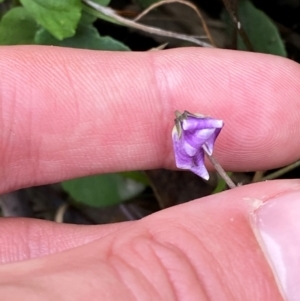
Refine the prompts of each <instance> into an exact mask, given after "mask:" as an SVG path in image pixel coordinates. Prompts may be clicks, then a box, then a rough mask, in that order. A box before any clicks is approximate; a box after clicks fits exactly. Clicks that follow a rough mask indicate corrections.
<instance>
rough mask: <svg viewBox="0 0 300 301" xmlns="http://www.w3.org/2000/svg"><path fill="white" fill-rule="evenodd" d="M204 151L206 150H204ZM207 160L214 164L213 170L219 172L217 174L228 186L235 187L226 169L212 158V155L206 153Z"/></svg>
mask: <svg viewBox="0 0 300 301" xmlns="http://www.w3.org/2000/svg"><path fill="white" fill-rule="evenodd" d="M205 153H206V152H205ZM206 155H207V157H208V159H209V161H210V162H211V164H212V165H213V166H214V168H215V170H216V171H217V172H218V173H219V175H220V176H221V177H222V178H223V179H224V181H225V182H226V184H227V185H228V187H229V188H231V189H232V188H236V187H237V186H236V185H235V184H234V183H233V181H232V180H231V179H230V177H229V176H228V175H227V173H226V171H225V170H224V169H223V168H222V166H221V165H220V163H219V162H218V161H217V160H216V159H215V158H214V156H213V155H209V154H208V153H206Z"/></svg>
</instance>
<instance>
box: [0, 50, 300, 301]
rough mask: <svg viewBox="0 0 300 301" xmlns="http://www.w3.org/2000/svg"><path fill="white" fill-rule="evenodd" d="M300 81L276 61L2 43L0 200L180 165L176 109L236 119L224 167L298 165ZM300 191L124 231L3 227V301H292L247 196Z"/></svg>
mask: <svg viewBox="0 0 300 301" xmlns="http://www.w3.org/2000/svg"><path fill="white" fill-rule="evenodd" d="M299 82H300V68H299V66H298V65H297V64H296V63H293V62H292V61H289V60H287V59H283V58H279V57H274V56H269V55H263V54H254V53H246V52H234V51H225V50H212V49H199V48H197V49H195V48H187V49H178V50H170V51H157V52H147V53H116V52H114V53H112V52H97V51H88V50H75V49H63V48H55V47H35V46H32V47H2V48H0V113H1V115H0V127H1V139H0V153H1V156H0V166H1V170H0V174H1V182H0V192H1V193H5V192H8V191H11V190H15V189H19V188H22V187H28V186H32V185H41V184H46V183H53V182H58V181H61V180H64V179H69V178H72V177H77V176H83V175H89V174H95V173H103V172H115V171H121V170H136V169H149V168H158V167H164V168H174V158H173V153H172V142H171V138H170V136H171V130H172V127H173V120H174V111H175V110H179V111H184V110H188V111H190V112H194V113H201V114H206V115H210V116H213V117H216V118H220V119H223V120H224V121H225V127H224V130H223V131H222V134H221V135H220V137H219V138H218V142H217V145H216V149H215V156H216V158H218V160H219V161H220V163H221V164H222V166H223V167H224V168H225V169H229V170H236V171H248V170H257V169H260V170H264V169H270V168H275V167H279V166H282V165H285V164H289V163H291V162H293V161H295V160H297V159H299V151H298V146H299V144H300V126H299V123H300V121H299V120H300V119H299V117H300V116H299V115H300V102H299V92H300V85H299ZM107 158H109V160H107ZM298 189H300V183H299V181H296V180H294V181H292V180H288V181H277V182H265V183H258V184H252V185H247V186H243V187H239V188H236V189H234V190H231V191H226V192H224V193H220V194H218V195H213V196H209V197H206V198H203V199H201V200H195V201H192V202H189V203H186V204H183V205H180V206H176V207H173V208H170V209H167V210H163V211H161V212H159V213H156V214H153V215H151V216H149V217H146V218H144V219H142V220H140V221H135V222H127V223H120V224H114V225H104V226H77V225H66V224H55V223H51V222H45V221H39V220H31V219H0V228H1V231H0V261H1V262H2V265H0V287H1V289H0V299H1V300H11V297H12V296H14V299H15V300H33V301H34V300H99V298H101V300H184V301H185V300H203V301H204V300H205V301H206V300H210V301H211V300H218V301H219V300H225V301H226V300H230V301H234V300H245V301H247V300H249V301H250V300H251V301H252V300H272V301H279V300H282V297H281V295H280V293H279V290H278V288H277V285H276V281H275V279H274V276H273V273H272V271H271V269H270V267H269V265H268V263H267V259H266V256H265V254H264V253H263V251H262V250H261V248H260V246H259V244H258V242H257V240H256V238H255V236H254V233H253V229H252V228H253V227H255V225H253V224H251V222H250V216H251V210H252V209H251V208H252V207H251V204H250V205H249V202H246V201H245V199H260V200H263V201H268V200H270V199H271V198H272V197H274V196H276V195H279V194H282V193H284V192H288V191H293V190H298Z"/></svg>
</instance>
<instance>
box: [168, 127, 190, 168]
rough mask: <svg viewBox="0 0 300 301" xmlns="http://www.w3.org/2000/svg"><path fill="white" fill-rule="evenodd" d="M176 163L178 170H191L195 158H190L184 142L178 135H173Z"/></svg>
mask: <svg viewBox="0 0 300 301" xmlns="http://www.w3.org/2000/svg"><path fill="white" fill-rule="evenodd" d="M172 138H173V148H174V154H175V162H176V166H177V167H178V168H182V169H190V167H191V165H192V164H193V156H189V155H188V154H187V152H186V149H185V148H184V145H183V143H182V140H181V139H179V138H178V135H177V134H176V133H174V131H173V133H172Z"/></svg>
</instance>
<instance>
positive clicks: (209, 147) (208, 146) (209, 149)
mask: <svg viewBox="0 0 300 301" xmlns="http://www.w3.org/2000/svg"><path fill="white" fill-rule="evenodd" d="M220 132H221V129H215V131H214V133H213V134H212V135H211V136H210V137H209V138H208V139H207V141H206V142H205V143H204V144H203V148H204V150H205V152H206V153H207V154H208V155H210V156H211V155H212V153H213V149H214V145H215V141H216V139H217V137H218V136H219V134H220Z"/></svg>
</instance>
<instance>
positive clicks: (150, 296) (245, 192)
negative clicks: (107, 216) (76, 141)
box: [0, 181, 300, 301]
mask: <svg viewBox="0 0 300 301" xmlns="http://www.w3.org/2000/svg"><path fill="white" fill-rule="evenodd" d="M299 198H300V182H299V181H272V182H264V183H257V184H252V185H247V186H243V187H239V188H236V189H233V190H230V191H226V192H224V193H220V194H218V195H213V196H209V197H206V198H203V199H201V200H196V201H192V202H189V203H186V204H183V205H180V206H176V207H172V208H169V209H166V210H163V211H160V212H158V213H156V214H153V215H151V216H149V217H146V218H144V219H142V220H140V221H136V222H130V223H128V224H126V223H125V224H122V225H123V226H122V227H120V228H116V227H115V226H111V227H114V228H113V230H109V229H108V228H107V227H110V226H109V225H107V226H105V227H106V228H103V226H98V227H95V226H93V227H90V228H88V227H85V231H83V232H82V233H84V234H83V235H86V234H87V233H86V231H87V229H90V230H89V231H90V233H89V236H90V237H92V236H94V237H96V234H95V233H98V234H97V235H99V233H104V232H105V235H100V236H101V238H100V239H94V240H93V241H90V242H87V243H85V244H81V245H80V244H78V245H77V247H74V248H70V249H68V250H65V251H62V252H58V253H55V254H52V255H49V256H42V257H38V258H36V259H33V260H25V261H21V262H15V263H12V264H9V263H8V264H4V265H2V266H1V265H0V285H1V290H0V300H8V299H7V298H6V297H7V296H11V295H10V292H11V291H14V296H16V298H15V299H16V300H17V299H18V298H17V297H18V295H20V298H21V297H22V298H23V300H35V299H34V298H35V296H36V292H39V293H40V295H39V300H44V299H45V300H46V299H47V300H52V299H53V300H57V299H60V300H67V299H68V300H69V299H70V300H71V299H72V300H79V299H80V298H81V297H79V296H86V294H87V292H88V296H89V299H91V300H94V299H95V300H96V299H97V298H98V297H99V296H102V297H103V300H203V301H206V300H209V301H215V300H216V301H220V300H222V301H223V300H224V301H227V300H228V301H235V300H237V301H240V300H243V301H248V300H249V301H253V300H266V301H268V300H270V301H282V300H283V297H282V296H284V297H285V298H286V300H289V301H294V300H299V299H300V292H299V289H298V287H299V285H298V283H299V278H300V276H299V274H300V273H299V269H298V267H299V262H300V238H299V237H300V223H299V220H300V202H299V201H298V199H299ZM298 207H299V208H298ZM31 222H32V223H33V221H31ZM40 226H41V227H44V228H45V229H44V230H43V231H44V232H47V229H46V228H47V227H49V223H44V224H41V225H40ZM57 227H59V226H57ZM16 229H17V228H15V230H16ZM63 229H64V227H63V226H61V236H60V239H61V238H62V235H63ZM75 230H76V231H78V228H75ZM21 231H22V229H19V234H18V235H20V232H21ZM70 231H71V232H72V230H71V229H68V236H70V235H71V236H72V233H70ZM93 233H94V234H93ZM10 235H11V239H12V240H13V237H14V236H13V235H14V234H13V233H10ZM79 236H80V234H79V235H77V238H78V237H79ZM100 236H99V237H100ZM47 239H49V242H48V245H50V244H55V239H56V238H55V237H53V236H51V235H49V236H45V237H44V243H43V244H42V245H43V246H44V245H45V241H46V240H47ZM24 240H25V237H24ZM50 240H51V241H50ZM82 241H83V239H82ZM46 245H47V244H46ZM41 247H42V246H41ZM45 287H47V289H45ZM42 294H44V295H43V296H42ZM81 300H82V298H81Z"/></svg>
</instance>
